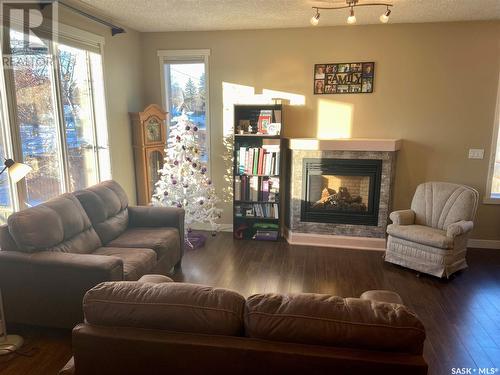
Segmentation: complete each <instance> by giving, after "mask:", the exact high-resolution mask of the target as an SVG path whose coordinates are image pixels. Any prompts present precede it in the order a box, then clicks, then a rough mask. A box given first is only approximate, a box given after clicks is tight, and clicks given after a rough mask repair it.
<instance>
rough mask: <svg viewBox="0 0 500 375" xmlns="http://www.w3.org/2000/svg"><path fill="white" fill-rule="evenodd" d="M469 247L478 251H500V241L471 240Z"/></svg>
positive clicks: (468, 243)
mask: <svg viewBox="0 0 500 375" xmlns="http://www.w3.org/2000/svg"><path fill="white" fill-rule="evenodd" d="M467 247H475V248H478V249H491V250H500V240H477V239H473V238H471V239H469V241H468V242H467Z"/></svg>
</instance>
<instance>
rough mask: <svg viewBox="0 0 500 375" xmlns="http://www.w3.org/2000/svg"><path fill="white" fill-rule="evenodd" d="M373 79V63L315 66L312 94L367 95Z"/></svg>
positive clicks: (371, 89)
mask: <svg viewBox="0 0 500 375" xmlns="http://www.w3.org/2000/svg"><path fill="white" fill-rule="evenodd" d="M374 79H375V63H374V62H351V63H332V64H316V65H314V94H315V95H325V94H326V95H330V94H369V93H372V92H373V82H374Z"/></svg>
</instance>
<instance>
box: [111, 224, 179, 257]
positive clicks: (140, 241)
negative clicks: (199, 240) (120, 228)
mask: <svg viewBox="0 0 500 375" xmlns="http://www.w3.org/2000/svg"><path fill="white" fill-rule="evenodd" d="M106 246H113V247H146V248H148V249H153V250H154V251H155V252H156V254H157V258H158V259H160V258H161V257H163V256H164V255H165V254H166V253H168V252H170V253H175V254H180V239H179V231H178V230H177V229H176V228H161V227H160V228H154V227H153V228H147V227H137V228H129V229H127V230H126V231H125V232H124V233H122V234H121V235H119V236H118V237H117V238H115V239H114V240H113V241H110V242H109V243H108V244H107V245H106Z"/></svg>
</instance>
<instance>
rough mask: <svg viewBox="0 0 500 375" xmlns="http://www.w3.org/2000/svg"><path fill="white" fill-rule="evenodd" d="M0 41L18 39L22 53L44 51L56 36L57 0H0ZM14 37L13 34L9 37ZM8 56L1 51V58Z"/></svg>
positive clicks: (5, 42) (5, 52) (6, 42)
mask: <svg viewBox="0 0 500 375" xmlns="http://www.w3.org/2000/svg"><path fill="white" fill-rule="evenodd" d="M0 4H1V7H0V16H1V21H2V26H3V27H2V28H1V32H2V41H3V43H4V48H5V47H6V46H5V44H8V41H9V40H10V41H11V43H10V44H12V40H13V39H16V41H18V40H19V39H22V41H23V43H22V45H23V50H24V51H26V52H27V51H30V50H40V49H48V48H49V45H50V43H51V42H52V41H54V40H55V38H56V37H57V15H58V12H57V1H54V0H0ZM13 34H14V35H13ZM5 55H10V53H9V52H7V51H5V49H4V56H5Z"/></svg>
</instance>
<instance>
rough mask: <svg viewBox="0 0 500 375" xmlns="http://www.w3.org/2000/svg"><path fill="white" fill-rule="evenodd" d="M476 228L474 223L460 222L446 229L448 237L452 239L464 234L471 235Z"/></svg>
mask: <svg viewBox="0 0 500 375" xmlns="http://www.w3.org/2000/svg"><path fill="white" fill-rule="evenodd" d="M473 228H474V223H473V222H472V221H464V220H462V221H459V222H456V223H453V224H450V225H448V228H446V236H447V237H450V238H455V237H457V236H460V235H462V234H466V233H469V232H470V231H472V229H473Z"/></svg>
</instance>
